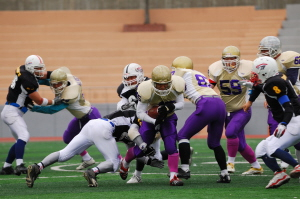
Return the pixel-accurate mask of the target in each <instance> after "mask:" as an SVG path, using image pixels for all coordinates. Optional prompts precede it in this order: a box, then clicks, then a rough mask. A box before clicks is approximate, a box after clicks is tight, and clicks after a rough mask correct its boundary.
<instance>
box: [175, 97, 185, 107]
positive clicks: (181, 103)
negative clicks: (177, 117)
mask: <svg viewBox="0 0 300 199" xmlns="http://www.w3.org/2000/svg"><path fill="white" fill-rule="evenodd" d="M174 105H175V110H181V109H183V107H184V97H183V94H180V95H178V97H177V98H176V103H174Z"/></svg>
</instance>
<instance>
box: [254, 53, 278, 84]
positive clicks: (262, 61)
mask: <svg viewBox="0 0 300 199" xmlns="http://www.w3.org/2000/svg"><path fill="white" fill-rule="evenodd" d="M277 74H278V67H277V62H276V61H275V59H273V58H272V57H268V56H264V57H259V58H257V59H255V60H254V61H253V66H252V72H251V77H250V81H251V82H252V83H253V85H254V86H257V85H259V84H263V83H264V82H265V81H266V80H267V79H269V78H270V77H273V76H275V75H277Z"/></svg>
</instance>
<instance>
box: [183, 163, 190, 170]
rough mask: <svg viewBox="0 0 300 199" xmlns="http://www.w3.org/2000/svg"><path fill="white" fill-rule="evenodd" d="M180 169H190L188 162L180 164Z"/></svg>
mask: <svg viewBox="0 0 300 199" xmlns="http://www.w3.org/2000/svg"><path fill="white" fill-rule="evenodd" d="M181 169H182V170H184V171H185V172H188V171H190V165H188V164H182V165H181Z"/></svg>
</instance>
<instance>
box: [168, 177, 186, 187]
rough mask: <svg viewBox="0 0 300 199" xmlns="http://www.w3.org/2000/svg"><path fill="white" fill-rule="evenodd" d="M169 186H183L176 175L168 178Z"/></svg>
mask: <svg viewBox="0 0 300 199" xmlns="http://www.w3.org/2000/svg"><path fill="white" fill-rule="evenodd" d="M170 186H183V182H182V181H181V180H180V179H179V178H178V177H177V176H174V177H173V179H172V180H170Z"/></svg>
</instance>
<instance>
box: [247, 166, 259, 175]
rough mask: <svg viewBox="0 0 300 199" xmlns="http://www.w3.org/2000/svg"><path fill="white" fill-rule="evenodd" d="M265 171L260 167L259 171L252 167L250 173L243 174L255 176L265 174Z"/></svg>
mask: <svg viewBox="0 0 300 199" xmlns="http://www.w3.org/2000/svg"><path fill="white" fill-rule="evenodd" d="M263 172H264V169H263V168H262V167H260V168H259V169H257V168H253V167H251V168H250V169H249V170H248V171H245V172H244V173H242V175H255V174H263Z"/></svg>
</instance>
